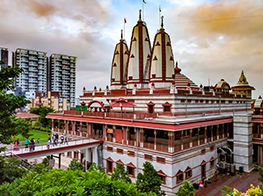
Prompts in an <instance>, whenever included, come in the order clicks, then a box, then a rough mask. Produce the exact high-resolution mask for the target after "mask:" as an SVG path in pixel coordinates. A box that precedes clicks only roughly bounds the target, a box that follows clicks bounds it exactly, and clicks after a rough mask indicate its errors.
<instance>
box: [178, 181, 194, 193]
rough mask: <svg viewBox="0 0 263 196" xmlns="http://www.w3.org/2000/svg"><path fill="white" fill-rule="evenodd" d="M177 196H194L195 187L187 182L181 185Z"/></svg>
mask: <svg viewBox="0 0 263 196" xmlns="http://www.w3.org/2000/svg"><path fill="white" fill-rule="evenodd" d="M176 195H177V196H194V195H195V193H194V186H193V185H192V184H191V183H190V182H189V181H188V180H185V181H184V182H183V185H181V186H180V187H179V189H178V191H177V193H176Z"/></svg>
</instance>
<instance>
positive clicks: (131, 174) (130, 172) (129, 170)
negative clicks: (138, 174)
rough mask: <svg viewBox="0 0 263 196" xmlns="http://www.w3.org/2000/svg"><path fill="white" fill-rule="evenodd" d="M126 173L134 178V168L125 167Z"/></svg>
mask: <svg viewBox="0 0 263 196" xmlns="http://www.w3.org/2000/svg"><path fill="white" fill-rule="evenodd" d="M127 171H128V175H129V176H130V177H134V168H133V167H130V166H127Z"/></svg>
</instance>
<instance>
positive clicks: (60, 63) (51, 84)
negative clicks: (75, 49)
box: [47, 54, 77, 107]
mask: <svg viewBox="0 0 263 196" xmlns="http://www.w3.org/2000/svg"><path fill="white" fill-rule="evenodd" d="M76 59H77V57H74V56H68V55H62V54H52V55H51V56H50V57H49V62H48V69H47V85H48V88H47V89H48V91H59V92H61V97H64V98H66V99H67V101H68V102H69V103H70V107H75V86H76Z"/></svg>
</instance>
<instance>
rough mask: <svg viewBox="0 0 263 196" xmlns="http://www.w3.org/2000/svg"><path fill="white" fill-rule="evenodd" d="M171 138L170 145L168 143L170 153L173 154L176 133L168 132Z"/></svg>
mask: <svg viewBox="0 0 263 196" xmlns="http://www.w3.org/2000/svg"><path fill="white" fill-rule="evenodd" d="M168 136H169V143H168V145H169V146H168V152H171V153H173V152H174V146H173V141H174V132H171V131H170V132H168Z"/></svg>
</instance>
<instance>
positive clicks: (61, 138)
mask: <svg viewBox="0 0 263 196" xmlns="http://www.w3.org/2000/svg"><path fill="white" fill-rule="evenodd" d="M60 140H61V144H63V142H64V135H63V133H62V135H61V136H60Z"/></svg>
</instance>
